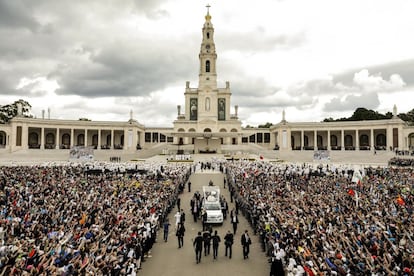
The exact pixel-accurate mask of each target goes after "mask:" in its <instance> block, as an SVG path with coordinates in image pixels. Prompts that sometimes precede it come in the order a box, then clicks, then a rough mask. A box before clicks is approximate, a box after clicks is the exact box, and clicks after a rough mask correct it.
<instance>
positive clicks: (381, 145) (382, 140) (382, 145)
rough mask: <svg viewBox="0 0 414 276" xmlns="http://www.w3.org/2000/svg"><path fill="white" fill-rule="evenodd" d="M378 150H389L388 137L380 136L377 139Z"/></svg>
mask: <svg viewBox="0 0 414 276" xmlns="http://www.w3.org/2000/svg"><path fill="white" fill-rule="evenodd" d="M375 146H376V149H384V150H385V149H387V136H385V134H382V133H380V134H378V135H377V137H376V139H375Z"/></svg>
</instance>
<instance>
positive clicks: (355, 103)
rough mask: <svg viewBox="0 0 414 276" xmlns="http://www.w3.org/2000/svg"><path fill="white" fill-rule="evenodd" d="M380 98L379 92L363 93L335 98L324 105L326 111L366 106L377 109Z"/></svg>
mask: <svg viewBox="0 0 414 276" xmlns="http://www.w3.org/2000/svg"><path fill="white" fill-rule="evenodd" d="M379 104H380V102H379V98H378V94H377V93H375V92H372V93H363V94H360V95H352V94H351V95H348V96H346V97H345V98H344V99H341V98H340V97H336V98H333V99H332V100H331V101H329V102H328V103H326V104H325V105H324V108H323V111H324V112H331V111H332V112H338V111H348V110H355V109H356V108H358V107H365V108H368V109H373V110H376V109H377V108H378V107H379Z"/></svg>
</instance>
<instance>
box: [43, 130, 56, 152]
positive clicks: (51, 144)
mask: <svg viewBox="0 0 414 276" xmlns="http://www.w3.org/2000/svg"><path fill="white" fill-rule="evenodd" d="M45 148H46V149H52V148H55V135H54V134H53V133H48V134H46V143H45Z"/></svg>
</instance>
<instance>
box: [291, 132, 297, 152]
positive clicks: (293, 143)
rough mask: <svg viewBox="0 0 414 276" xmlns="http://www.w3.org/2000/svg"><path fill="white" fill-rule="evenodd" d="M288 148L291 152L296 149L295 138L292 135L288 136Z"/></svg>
mask: <svg viewBox="0 0 414 276" xmlns="http://www.w3.org/2000/svg"><path fill="white" fill-rule="evenodd" d="M290 146H291V147H292V150H294V149H296V147H295V137H294V136H293V135H291V136H290Z"/></svg>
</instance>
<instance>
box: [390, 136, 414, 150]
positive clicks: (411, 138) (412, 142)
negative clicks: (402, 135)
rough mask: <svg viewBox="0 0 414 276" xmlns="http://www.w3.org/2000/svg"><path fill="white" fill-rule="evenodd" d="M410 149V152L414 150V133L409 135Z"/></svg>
mask: <svg viewBox="0 0 414 276" xmlns="http://www.w3.org/2000/svg"><path fill="white" fill-rule="evenodd" d="M384 136H385V135H384ZM408 148H409V149H410V150H414V133H410V134H409V135H408Z"/></svg>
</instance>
